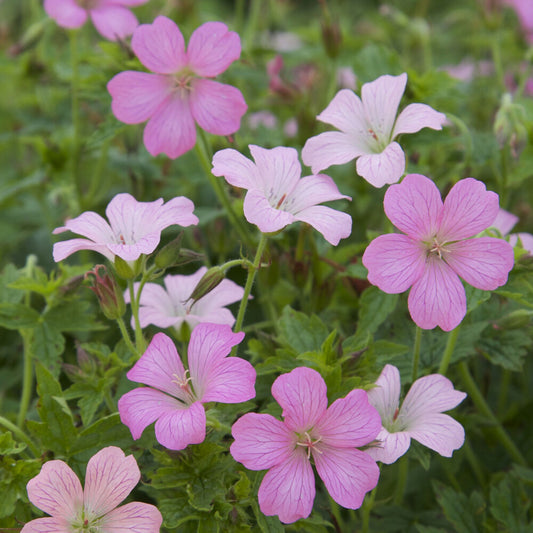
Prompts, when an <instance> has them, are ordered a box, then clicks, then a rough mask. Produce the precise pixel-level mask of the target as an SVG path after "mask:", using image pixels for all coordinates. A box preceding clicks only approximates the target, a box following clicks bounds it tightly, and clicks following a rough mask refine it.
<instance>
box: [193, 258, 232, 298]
mask: <svg viewBox="0 0 533 533" xmlns="http://www.w3.org/2000/svg"><path fill="white" fill-rule="evenodd" d="M223 279H224V269H222V268H220V267H219V266H214V267H211V268H210V269H209V270H208V271H207V272H206V273H205V274H204V275H203V276H202V279H201V280H200V281H199V282H198V285H196V287H195V288H194V291H192V294H191V296H190V299H191V300H193V303H195V302H197V301H198V300H199V299H200V298H203V297H204V296H205V295H206V294H208V293H210V292H211V291H212V290H213V289H214V288H215V287H216V286H217V285H219V284H220V283H222V280H223Z"/></svg>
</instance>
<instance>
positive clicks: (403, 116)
mask: <svg viewBox="0 0 533 533" xmlns="http://www.w3.org/2000/svg"><path fill="white" fill-rule="evenodd" d="M445 122H446V115H445V114H444V113H439V112H438V111H435V110H434V109H433V108H432V107H430V106H428V105H426V104H409V105H408V106H407V107H406V108H405V109H404V110H403V111H402V112H401V113H400V115H399V116H398V118H397V119H396V124H394V131H393V132H392V138H393V139H394V138H395V137H396V136H397V135H399V134H400V133H415V132H417V131H420V130H421V129H422V128H431V129H432V130H441V129H442V126H443V125H444V123H445Z"/></svg>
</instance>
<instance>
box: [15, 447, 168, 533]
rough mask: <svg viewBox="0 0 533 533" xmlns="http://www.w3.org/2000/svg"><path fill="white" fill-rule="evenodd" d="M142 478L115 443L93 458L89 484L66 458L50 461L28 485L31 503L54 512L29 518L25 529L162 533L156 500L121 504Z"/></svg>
mask: <svg viewBox="0 0 533 533" xmlns="http://www.w3.org/2000/svg"><path fill="white" fill-rule="evenodd" d="M140 478H141V473H140V472H139V467H138V466H137V462H136V461H135V457H133V455H128V456H127V457H125V456H124V452H123V451H122V450H121V449H120V448H117V447H116V446H108V447H107V448H103V449H102V450H100V451H99V452H98V453H97V454H95V455H93V456H92V457H91V459H89V462H88V463H87V473H86V476H85V489H82V488H81V483H80V480H79V479H78V477H77V476H76V474H75V473H74V472H73V471H72V469H71V468H70V467H69V466H68V465H67V464H66V463H64V462H63V461H59V460H53V461H48V462H46V463H44V465H43V466H42V468H41V471H40V472H39V474H38V475H37V476H36V477H34V478H33V479H30V481H29V482H28V485H27V489H28V497H29V499H30V501H31V503H33V505H35V507H38V508H39V509H41V510H43V511H44V512H45V513H48V514H49V515H51V516H50V517H45V518H37V519H35V520H32V521H31V522H28V523H27V524H26V525H25V526H24V527H23V528H22V532H21V533H83V532H85V531H102V532H107V533H118V532H119V531H129V532H131V533H159V528H160V527H161V523H162V522H163V517H162V516H161V513H160V512H159V510H158V509H157V507H155V506H154V505H150V504H148V503H140V502H132V503H128V504H126V505H123V506H122V507H118V508H117V505H118V504H119V503H120V502H121V501H122V500H124V498H126V496H127V495H128V494H129V493H130V492H131V491H132V490H133V488H134V487H135V485H137V483H138V482H139V480H140Z"/></svg>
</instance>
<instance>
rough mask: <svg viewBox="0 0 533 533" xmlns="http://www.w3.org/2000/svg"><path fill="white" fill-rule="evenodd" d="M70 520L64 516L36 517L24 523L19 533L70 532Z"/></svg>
mask: <svg viewBox="0 0 533 533" xmlns="http://www.w3.org/2000/svg"><path fill="white" fill-rule="evenodd" d="M71 531H72V529H71V528H70V522H68V521H67V520H65V519H64V518H55V517H53V518H51V517H48V516H47V517H45V518H36V519H35V520H31V521H30V522H28V523H27V524H25V525H24V527H23V528H22V530H21V532H20V533H71Z"/></svg>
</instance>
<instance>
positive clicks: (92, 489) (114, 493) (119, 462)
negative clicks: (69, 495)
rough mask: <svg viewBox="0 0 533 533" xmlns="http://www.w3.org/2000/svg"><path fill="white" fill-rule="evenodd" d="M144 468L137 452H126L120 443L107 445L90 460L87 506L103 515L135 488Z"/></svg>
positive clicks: (86, 485) (84, 491)
mask: <svg viewBox="0 0 533 533" xmlns="http://www.w3.org/2000/svg"><path fill="white" fill-rule="evenodd" d="M140 479H141V472H140V470H139V467H138V466H137V461H136V460H135V457H133V455H128V456H127V457H126V456H125V455H124V452H123V451H122V450H121V449H120V448H117V447H116V446H107V447H106V448H103V449H101V450H100V451H99V452H98V453H96V454H95V455H93V456H92V457H91V458H90V459H89V462H88V463H87V473H86V475H85V487H84V490H83V500H84V506H85V510H86V512H87V513H89V514H90V515H92V516H102V515H105V514H107V513H108V512H109V511H111V510H112V509H114V508H115V507H116V506H117V505H118V504H119V503H120V502H122V500H124V499H125V498H126V496H127V495H128V494H129V493H130V492H131V491H132V490H133V489H134V487H135V485H137V483H139V480H140Z"/></svg>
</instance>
